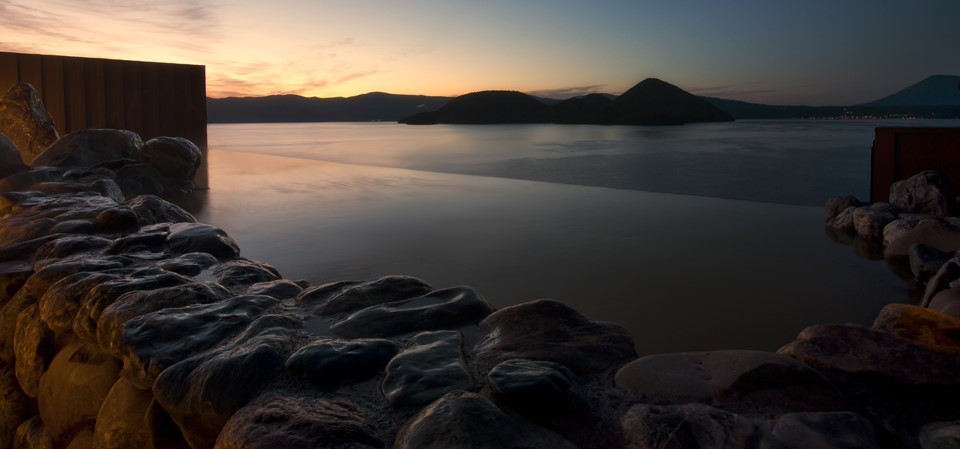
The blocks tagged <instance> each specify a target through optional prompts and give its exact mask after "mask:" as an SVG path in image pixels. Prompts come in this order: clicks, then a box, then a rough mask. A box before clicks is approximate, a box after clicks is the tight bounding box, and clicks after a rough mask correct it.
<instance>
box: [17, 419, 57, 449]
mask: <svg viewBox="0 0 960 449" xmlns="http://www.w3.org/2000/svg"><path fill="white" fill-rule="evenodd" d="M13 447H14V448H15V449H55V446H54V444H53V437H51V436H50V434H49V433H47V431H46V429H45V428H44V425H43V421H41V420H40V417H39V416H34V417H33V418H30V419H28V420H26V421H24V422H23V424H20V427H17V433H16V435H15V436H14V439H13Z"/></svg>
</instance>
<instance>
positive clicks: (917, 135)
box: [870, 127, 960, 202]
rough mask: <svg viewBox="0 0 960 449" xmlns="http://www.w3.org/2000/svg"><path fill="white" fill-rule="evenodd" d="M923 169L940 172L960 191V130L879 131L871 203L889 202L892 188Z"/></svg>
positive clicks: (871, 184)
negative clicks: (895, 183)
mask: <svg viewBox="0 0 960 449" xmlns="http://www.w3.org/2000/svg"><path fill="white" fill-rule="evenodd" d="M924 170H940V171H941V172H943V173H944V174H945V175H946V176H947V179H948V180H950V183H951V185H952V186H953V188H952V189H953V190H960V189H958V186H960V128H911V127H880V128H877V129H876V137H875V140H874V141H873V153H872V161H871V173H870V201H874V202H876V201H888V200H889V199H890V186H891V185H893V183H894V182H897V181H900V180H902V179H907V178H909V177H911V176H913V175H915V174H917V173H919V172H921V171H924Z"/></svg>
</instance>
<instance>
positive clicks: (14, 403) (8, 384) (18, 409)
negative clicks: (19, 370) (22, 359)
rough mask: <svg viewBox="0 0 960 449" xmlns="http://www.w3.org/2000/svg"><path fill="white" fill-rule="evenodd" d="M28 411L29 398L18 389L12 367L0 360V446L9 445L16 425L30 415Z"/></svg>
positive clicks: (6, 446)
mask: <svg viewBox="0 0 960 449" xmlns="http://www.w3.org/2000/svg"><path fill="white" fill-rule="evenodd" d="M29 411H30V402H29V398H27V396H26V395H25V394H23V391H21V390H20V385H19V384H18V383H17V378H16V375H15V374H14V372H13V367H11V366H8V365H5V364H3V363H2V362H0V447H3V448H8V447H11V445H12V444H13V437H14V435H15V434H16V432H17V427H18V426H20V424H21V423H22V422H24V421H26V420H27V418H29V417H30V415H28V412H29Z"/></svg>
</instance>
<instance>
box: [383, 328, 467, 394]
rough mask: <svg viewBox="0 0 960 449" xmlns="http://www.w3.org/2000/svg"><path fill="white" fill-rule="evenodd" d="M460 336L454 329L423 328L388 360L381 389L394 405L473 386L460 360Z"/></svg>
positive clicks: (461, 359)
mask: <svg viewBox="0 0 960 449" xmlns="http://www.w3.org/2000/svg"><path fill="white" fill-rule="evenodd" d="M462 344H463V336H462V335H460V333H459V332H456V331H438V332H424V333H421V334H418V335H417V336H415V337H414V338H413V340H412V341H411V346H410V347H409V348H407V349H405V350H404V351H403V352H401V353H400V354H399V355H397V356H396V357H394V358H393V360H391V361H390V363H389V364H387V373H386V375H385V376H384V377H383V382H382V383H381V384H380V389H381V391H382V392H383V396H384V397H385V398H386V399H387V401H389V402H390V404H392V405H394V406H395V407H407V406H418V405H425V404H429V403H430V402H432V401H434V400H436V399H437V398H439V397H440V396H443V395H444V394H446V393H448V392H450V391H453V390H459V389H467V388H470V387H471V386H473V380H472V379H471V378H470V374H469V373H467V369H466V367H465V366H464V363H463V355H462V353H461V351H460V347H461V345H462Z"/></svg>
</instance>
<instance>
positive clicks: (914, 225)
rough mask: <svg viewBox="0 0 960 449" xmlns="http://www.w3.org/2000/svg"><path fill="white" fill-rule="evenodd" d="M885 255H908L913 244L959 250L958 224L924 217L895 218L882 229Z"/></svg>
mask: <svg viewBox="0 0 960 449" xmlns="http://www.w3.org/2000/svg"><path fill="white" fill-rule="evenodd" d="M883 241H884V248H883V255H884V256H885V257H897V256H909V255H910V248H911V247H912V246H914V245H924V246H927V247H930V248H933V249H936V250H939V251H948V252H954V251H957V250H960V226H957V225H956V224H954V223H951V222H950V221H946V220H941V219H933V218H926V219H921V220H903V219H900V220H895V221H893V222H891V223H889V224H888V225H887V226H886V227H885V228H884V230H883Z"/></svg>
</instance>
